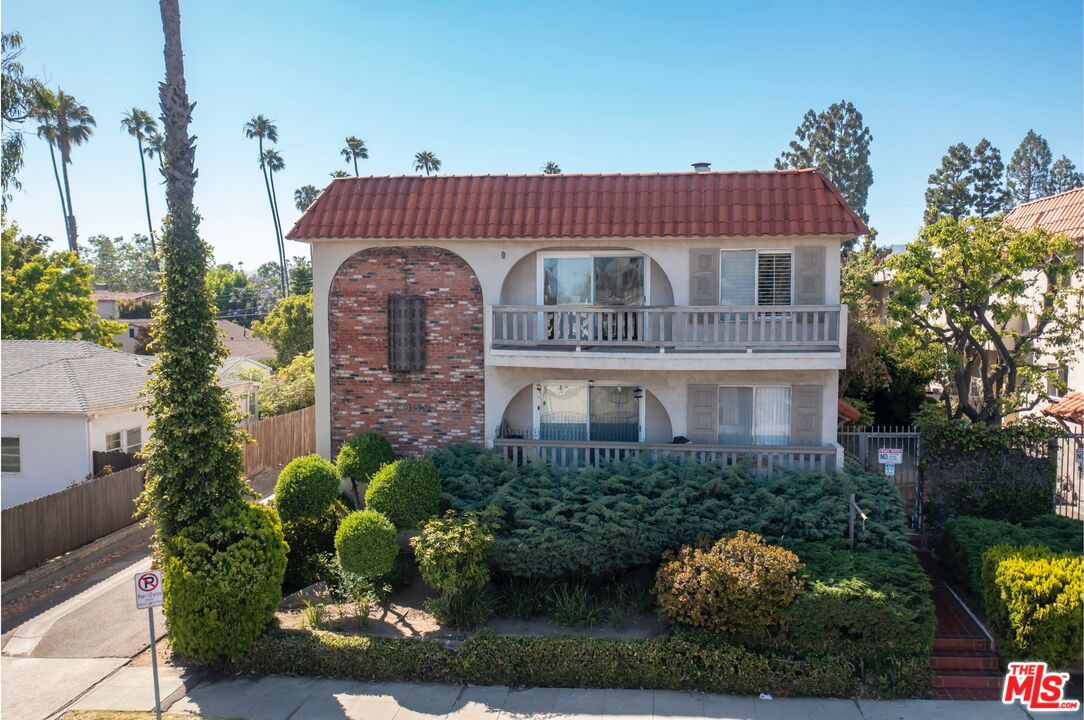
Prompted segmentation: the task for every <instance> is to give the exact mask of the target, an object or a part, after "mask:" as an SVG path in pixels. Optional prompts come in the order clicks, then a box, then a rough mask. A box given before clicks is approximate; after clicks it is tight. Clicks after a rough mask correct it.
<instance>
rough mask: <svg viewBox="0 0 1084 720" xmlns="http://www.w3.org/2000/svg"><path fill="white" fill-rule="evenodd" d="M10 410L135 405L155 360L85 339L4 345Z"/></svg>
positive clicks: (0, 388)
mask: <svg viewBox="0 0 1084 720" xmlns="http://www.w3.org/2000/svg"><path fill="white" fill-rule="evenodd" d="M0 356H2V357H0V361H2V366H0V403H2V407H3V411H4V412H5V413H11V412H26V413H90V412H95V411H98V410H108V409H111V408H117V407H126V406H129V405H134V404H135V403H136V402H138V400H139V393H140V391H141V390H142V389H143V386H144V385H145V384H146V383H147V368H148V367H149V366H150V364H151V361H152V358H147V357H140V356H138V355H130V354H128V353H123V352H119V351H117V350H109V349H108V348H104V347H102V346H100V345H95V344H94V343H91V342H85V341H82V340H4V341H3V342H2V343H0Z"/></svg>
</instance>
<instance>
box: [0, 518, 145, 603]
mask: <svg viewBox="0 0 1084 720" xmlns="http://www.w3.org/2000/svg"><path fill="white" fill-rule="evenodd" d="M142 529H143V525H142V524H140V523H132V524H131V525H128V526H126V527H122V528H121V529H120V530H115V531H113V532H111V533H109V534H108V535H106V536H105V537H100V538H98V539H97V540H95V541H93V542H89V543H87V544H86V545H83V546H82V547H78V548H76V549H75V550H70V551H68V552H66V553H64V554H63V555H59V556H57V557H55V558H53V559H52V560H46V561H45V562H44V563H42V564H41V565H38V566H37V567H33V568H31V569H29V570H27V571H26V572H24V573H23V574H22V575H16V576H15V577H13V578H11V579H10V580H5V581H4V582H3V583H0V594H4V595H6V594H7V593H9V592H14V591H16V590H19V589H20V588H23V587H26V586H27V585H29V584H30V583H32V582H34V581H35V580H40V579H42V578H44V577H47V576H49V575H52V574H53V573H55V572H57V571H58V570H63V569H64V568H66V567H68V566H69V565H72V564H74V563H77V562H79V561H80V560H84V559H86V558H88V557H90V556H91V555H93V554H94V553H96V552H98V551H99V550H101V549H102V548H104V547H107V546H109V545H111V544H113V543H115V542H119V541H121V540H125V539H127V538H129V537H131V536H133V535H135V534H136V533H138V532H139V531H140V530H142Z"/></svg>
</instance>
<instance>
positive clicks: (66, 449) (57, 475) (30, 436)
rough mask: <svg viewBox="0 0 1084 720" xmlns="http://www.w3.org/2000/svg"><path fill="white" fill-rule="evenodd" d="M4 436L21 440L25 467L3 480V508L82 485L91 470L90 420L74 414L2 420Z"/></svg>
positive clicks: (0, 497) (0, 484)
mask: <svg viewBox="0 0 1084 720" xmlns="http://www.w3.org/2000/svg"><path fill="white" fill-rule="evenodd" d="M0 426H2V433H3V435H4V437H18V438H19V444H20V454H21V460H22V468H21V471H20V472H18V473H3V476H2V478H0V505H2V506H3V507H5V508H8V507H12V506H13V505H20V504H22V503H25V502H29V501H31V500H34V499H36V498H39V497H44V496H46V495H51V494H53V493H55V492H60V491H61V490H63V489H64V488H66V487H68V486H69V485H71V484H72V483H75V482H82V481H83V480H84V479H85V478H86V476H87V475H88V474H89V473H90V471H91V464H90V450H89V448H88V447H87V420H86V418H85V417H81V416H73V415H23V414H18V415H12V414H7V413H5V414H4V415H3V417H2V419H0Z"/></svg>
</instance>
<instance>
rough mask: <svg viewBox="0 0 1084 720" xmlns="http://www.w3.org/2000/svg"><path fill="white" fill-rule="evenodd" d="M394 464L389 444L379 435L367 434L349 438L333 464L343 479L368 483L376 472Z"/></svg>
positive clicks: (393, 454) (393, 455) (393, 452)
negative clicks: (336, 466)
mask: <svg viewBox="0 0 1084 720" xmlns="http://www.w3.org/2000/svg"><path fill="white" fill-rule="evenodd" d="M393 462H395V451H394V450H392V447H391V443H390V442H388V439H387V438H386V437H384V436H383V435H381V434H380V433H375V432H367V433H362V434H360V435H355V436H354V437H352V438H350V439H349V440H348V441H347V442H346V444H345V445H343V446H342V449H341V450H339V457H338V458H337V459H336V460H335V463H336V464H337V465H338V466H339V472H340V473H341V474H342V476H343V477H345V478H350V480H352V481H354V482H368V481H369V478H371V477H372V476H373V475H374V474H375V473H376V471H377V470H379V469H380V468H382V467H384V466H385V465H387V464H388V463H393Z"/></svg>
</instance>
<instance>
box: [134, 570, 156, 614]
mask: <svg viewBox="0 0 1084 720" xmlns="http://www.w3.org/2000/svg"><path fill="white" fill-rule="evenodd" d="M135 592H136V608H137V609H139V610H143V609H146V608H151V607H155V606H158V605H161V604H162V571H161V570H148V571H146V572H141V573H137V574H136V576H135Z"/></svg>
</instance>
